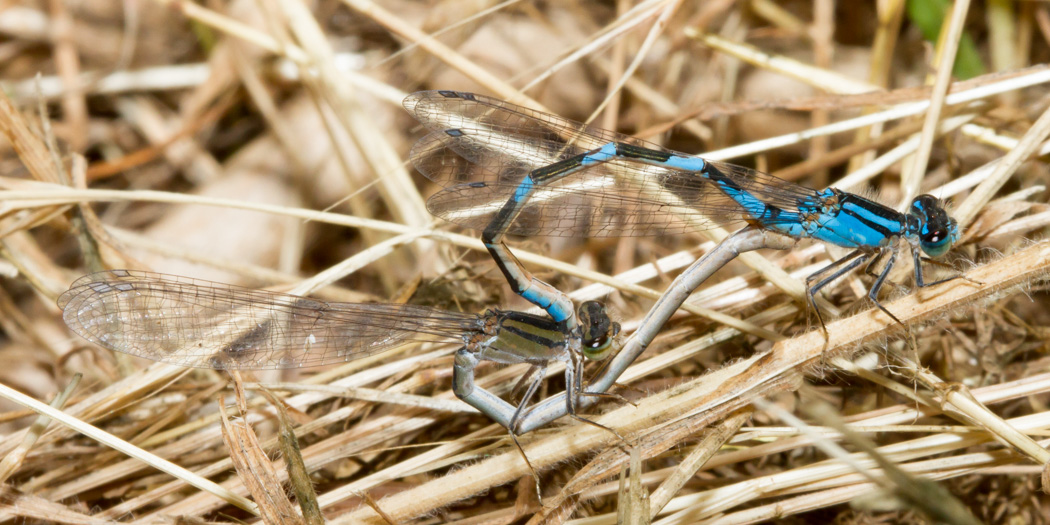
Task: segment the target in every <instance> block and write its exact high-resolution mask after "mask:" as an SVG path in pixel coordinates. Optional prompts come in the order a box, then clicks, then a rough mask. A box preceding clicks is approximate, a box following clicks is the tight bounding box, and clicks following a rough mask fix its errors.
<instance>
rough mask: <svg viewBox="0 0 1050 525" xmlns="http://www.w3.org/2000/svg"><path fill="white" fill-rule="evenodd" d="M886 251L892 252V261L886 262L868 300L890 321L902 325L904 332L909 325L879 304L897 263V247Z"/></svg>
mask: <svg viewBox="0 0 1050 525" xmlns="http://www.w3.org/2000/svg"><path fill="white" fill-rule="evenodd" d="M885 251H889V252H890V260H888V261H886V266H885V267H883V269H882V273H880V274H879V277H878V279H875V284H872V285H871V289H869V290H868V299H871V302H873V303H875V306H878V307H879V310H882V311H883V312H885V313H886V315H888V316H890V319H893V320H894V321H896V322H897V324H899V325H901V327H902V328H904V330H908V326H907V325H905V324H904V323H902V322H901V320H900V319H897V316H896V315H893V313H892V312H890V311H889V310H887V309H886V307H885V306H882V303H880V302H879V290H880V289H882V283H883V282H885V281H886V276H888V275H889V274H890V270H892V269H893V264H894V263H896V262H897V247H896V246H894V247H893V248H891V249H888V250H885Z"/></svg>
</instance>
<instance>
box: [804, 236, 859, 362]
mask: <svg viewBox="0 0 1050 525" xmlns="http://www.w3.org/2000/svg"><path fill="white" fill-rule="evenodd" d="M869 258H871V254H868V253H865V252H862V251H860V250H854V251H852V252H850V253H849V254H848V255H846V256H845V257H843V258H841V259H839V260H837V261H835V262H833V263H831V264H829V265H827V266H825V267H824V268H821V269H820V270H817V271H816V273H813V274H812V275H810V276H809V277H806V287H807V291H806V295H807V297H808V298H809V304H810V306H811V307H812V308H813V312H814V313H816V314H817V320H818V321H820V329H821V331H822V332H823V333H824V349H823V350H821V352H822V353H823V351H824V350H827V348H828V340H829V336H828V327H827V325H825V324H824V317H823V316H821V315H820V309H819V308H818V307H817V298H816V297H817V293H819V292H820V290H821V289H822V288H824V287H825V286H827V285H829V284H831V283H832V282H834V281H835V279H838V278H839V277H842V276H843V275H846V274H847V273H849V272H852V271H853V270H854V269H856V268H857V267H858V266H860V265H861V264H864V261H867V260H868V259H869ZM850 259H852V261H850ZM847 261H848V262H849V264H847V265H846V266H845V267H843V268H839V269H838V270H836V271H835V272H834V273H832V274H831V275H829V276H828V277H825V278H824V279H823V280H821V281H819V282H818V283H817V284H815V285H810V283H811V282H812V281H813V280H815V279H816V278H817V277H819V276H820V275H823V274H826V273H828V271H830V270H832V269H834V268H836V267H838V266H840V265H842V263H844V262H847Z"/></svg>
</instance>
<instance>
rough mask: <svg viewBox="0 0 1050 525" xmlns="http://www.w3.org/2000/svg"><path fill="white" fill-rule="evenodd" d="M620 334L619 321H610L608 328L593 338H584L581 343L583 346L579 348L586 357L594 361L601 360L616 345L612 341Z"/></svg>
mask: <svg viewBox="0 0 1050 525" xmlns="http://www.w3.org/2000/svg"><path fill="white" fill-rule="evenodd" d="M619 334H620V323H612V324H611V325H610V326H609V330H608V331H606V332H604V333H602V334H599V335H598V336H597V337H594V338H593V339H589V340H584V341H583V342H582V343H583V344H582V346H583V348H581V349H580V351H581V352H583V356H584V357H586V358H587V359H592V360H594V361H601V360H602V359H605V358H606V357H608V356H609V354H610V353H612V351H613V349H615V348H616V346H617V345H614V344H613V342H614V341H616V336H618V335H619Z"/></svg>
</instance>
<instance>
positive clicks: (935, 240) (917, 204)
mask: <svg viewBox="0 0 1050 525" xmlns="http://www.w3.org/2000/svg"><path fill="white" fill-rule="evenodd" d="M908 213H909V214H910V215H912V216H913V217H916V218H918V219H919V232H918V234H919V246H921V247H922V251H923V252H925V253H926V255H929V256H930V257H940V256H941V255H944V254H945V253H947V252H948V250H950V249H951V248H952V245H953V244H955V243H956V242H957V241H958V240H959V226H958V224H956V223H955V219H953V218H951V217H949V216H948V212H947V211H944V204H943V203H941V201H940V199H938V198H937V197H934V196H933V195H925V194H924V195H919V196H918V197H916V198H915V200H914V201H912V203H911V209H910V210H908Z"/></svg>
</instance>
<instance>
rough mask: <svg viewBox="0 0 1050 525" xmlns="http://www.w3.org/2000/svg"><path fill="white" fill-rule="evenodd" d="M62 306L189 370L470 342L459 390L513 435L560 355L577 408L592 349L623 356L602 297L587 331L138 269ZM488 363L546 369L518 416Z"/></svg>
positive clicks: (534, 319) (109, 275)
mask: <svg viewBox="0 0 1050 525" xmlns="http://www.w3.org/2000/svg"><path fill="white" fill-rule="evenodd" d="M58 305H59V307H60V308H62V310H63V314H62V317H63V319H64V320H65V322H66V324H67V325H69V327H70V328H71V329H72V330H73V331H74V332H76V333H77V334H79V335H80V336H81V337H83V338H84V339H87V340H88V341H91V342H93V343H95V344H98V345H100V346H103V347H105V348H108V349H110V350H115V351H118V352H123V353H126V354H131V355H134V356H139V357H145V358H147V359H152V360H154V361H162V362H165V363H171V364H174V365H179V366H186V367H197V368H214V369H270V368H301V367H310V366H319V365H326V364H332V363H342V362H346V361H352V360H355V359H360V358H362V357H366V356H370V355H374V354H377V353H379V352H382V351H384V350H387V349H390V348H392V347H394V346H397V345H399V344H403V343H406V342H409V341H435V340H438V341H454V342H457V343H460V344H462V345H463V346H462V347H461V348H460V349H459V350H458V351H457V352H456V356H455V365H454V370H453V381H452V389H453V391H454V392H455V394H456V396H457V397H459V398H460V399H462V400H463V401H466V402H467V403H469V404H470V405H472V406H474V407H475V408H477V409H478V410H479V411H481V412H482V413H484V414H486V415H488V416H489V417H491V418H492V419H494V420H496V421H497V422H499V423H500V424H502V425H503V426H505V427H507V428H508V429H509V430H510V431H511V434H512V435H513V434H515V433H516V423H517V420H518V418H519V417H520V415H521V414H522V410H523V409H524V408H525V407H526V405H527V403H528V402H529V399H530V398H531V397H532V395H533V394H534V393H535V392H536V389H537V387H538V386H539V384H540V381H541V380H542V378H543V376H544V374H543V373H542V371H543V370H544V369H545V367H546V366H547V365H548V364H549V363H551V362H558V361H560V362H563V363H565V381H566V385H567V386H566V390H567V392H571V393H572V394H573V395H569V396H566V400H567V401H566V409H567V412H568V413H569V414H573V415H574V414H575V407H576V405H577V404H578V398H579V392H580V390H581V384H582V377H583V363H582V359H581V356H582V357H586V358H588V359H596V360H598V359H603V358H605V357H606V356H608V355H609V354H611V353H613V352H614V351H615V350H616V348H617V347H618V345H619V342H618V339H619V338H618V334H619V331H620V325H619V324H618V323H615V322H613V321H612V320H610V318H609V316H608V315H607V314H606V311H605V306H604V305H603V304H601V303H599V302H596V301H588V302H585V303H583V304H582V305H581V306H580V309H579V311H578V312H577V315H578V316H579V319H580V323H579V327H578V328H577V329H576V330H575V331H573V332H566V331H565V330H564V329H563V327H562V326H561V325H560V324H559V323H557V322H555V321H552V320H551V319H548V318H546V317H543V316H537V315H531V314H526V313H521V312H510V311H501V310H488V311H486V312H485V313H483V314H470V313H460V312H449V311H444V310H439V309H436V308H430V307H426V306H414V305H406V304H365V303H337V302H324V301H318V300H315V299H308V298H305V297H300V296H296V295H290V294H282V293H277V292H270V291H266V290H254V289H250V288H242V287H240V286H233V285H228V284H221V283H215V282H210V281H203V280H198V279H192V278H189V277H180V276H173V275H163V274H158V273H150V272H141V271H133V270H110V271H103V272H98V273H92V274H88V275H85V276H83V277H81V278H79V279H77V280H76V281H75V282H74V283H73V284H72V286H70V288H69V290H67V291H66V292H65V293H63V294H62V295H61V296H60V297H59V298H58ZM482 360H488V361H495V362H497V363H503V364H516V363H528V364H530V365H533V366H535V367H537V368H539V369H540V373H539V374H538V379H537V380H536V381H534V382H533V383H532V384H530V386H529V387H528V389H527V391H526V393H525V395H524V399H523V400H522V401H521V403H520V404H519V405H518V407H517V410H515V411H514V412H513V414H510V415H508V414H507V413H506V411H501V410H499V409H498V407H497V405H498V404H505V402H503V401H502V400H500V399H499V398H498V397H497V396H495V395H494V394H492V393H490V392H488V391H486V390H484V389H483V388H481V387H478V386H477V385H475V384H474V368H475V367H476V366H477V364H478V363H479V362H480V361H482ZM497 402H498V403H497ZM492 407H497V408H496V409H493V408H492ZM585 421H586V420H585ZM587 422H588V423H591V422H590V421H587ZM599 426H600V425H599Z"/></svg>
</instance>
